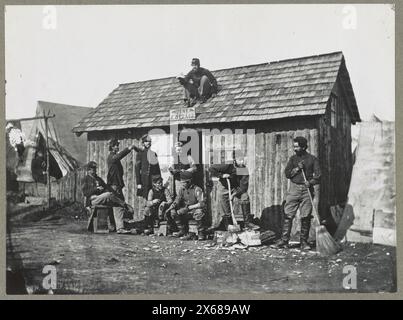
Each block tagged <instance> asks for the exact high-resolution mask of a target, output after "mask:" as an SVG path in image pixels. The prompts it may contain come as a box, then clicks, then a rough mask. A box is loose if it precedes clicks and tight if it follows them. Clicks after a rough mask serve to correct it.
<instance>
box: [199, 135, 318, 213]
mask: <svg viewBox="0 0 403 320" xmlns="http://www.w3.org/2000/svg"><path fill="white" fill-rule="evenodd" d="M252 132H253V131H250V133H249V134H248V133H247V132H246V130H245V131H244V133H243V134H235V133H234V134H233V135H232V138H231V140H232V141H235V143H234V148H235V149H237V150H240V153H241V154H243V155H244V156H245V162H246V165H247V167H248V169H249V174H250V177H249V196H250V199H251V211H252V213H253V214H254V215H255V216H256V217H260V216H261V215H262V212H263V210H267V209H268V208H271V207H279V206H280V205H281V203H282V202H283V200H284V198H285V194H286V192H287V188H288V184H289V181H288V179H286V177H285V175H284V169H285V166H286V164H287V161H288V159H289V157H291V156H292V155H293V154H294V151H293V138H294V137H296V136H303V137H305V138H307V140H308V143H309V146H310V148H309V150H308V151H309V152H311V153H312V154H314V155H315V156H317V155H318V151H319V149H318V130H317V129H301V130H290V131H280V132H257V133H256V132H255V133H252ZM223 136H225V134H221V135H220V134H217V133H214V134H213V135H208V134H205V136H204V138H203V141H204V149H205V150H206V154H207V156H206V158H207V159H209V160H210V164H211V163H212V161H213V160H214V159H215V160H217V159H222V158H224V157H223V156H222V155H223V154H224V150H225V147H226V145H225V144H224V142H225V141H228V140H230V139H229V138H225V139H221V137H223ZM227 147H228V146H227ZM220 148H221V150H222V151H221V152H220V151H219V150H220ZM207 171H208V165H207V164H206V165H205V172H206V177H207V178H206V179H207V180H209V179H210V178H209V177H208V172H207ZM206 185H211V186H212V188H211V191H210V195H209V196H210V201H211V208H212V216H213V219H214V217H215V216H216V215H217V205H216V201H217V199H216V182H215V183H213V184H211V183H210V184H209V181H207V182H206Z"/></svg>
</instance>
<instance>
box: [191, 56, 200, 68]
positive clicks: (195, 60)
mask: <svg viewBox="0 0 403 320" xmlns="http://www.w3.org/2000/svg"><path fill="white" fill-rule="evenodd" d="M191 65H192V66H198V67H200V60H199V58H193V59H192V63H191Z"/></svg>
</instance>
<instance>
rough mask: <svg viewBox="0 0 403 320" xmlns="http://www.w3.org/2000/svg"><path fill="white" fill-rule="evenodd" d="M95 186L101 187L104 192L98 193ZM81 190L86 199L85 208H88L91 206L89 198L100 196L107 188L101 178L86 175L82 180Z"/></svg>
mask: <svg viewBox="0 0 403 320" xmlns="http://www.w3.org/2000/svg"><path fill="white" fill-rule="evenodd" d="M97 186H102V187H103V188H104V191H100V190H99V189H97ZM82 190H83V194H84V196H85V197H86V199H85V206H86V207H88V206H90V205H91V196H93V195H100V194H102V193H103V192H105V191H108V186H107V185H106V183H105V181H104V180H102V178H101V177H99V176H97V175H95V176H93V175H90V174H87V175H86V176H85V177H84V180H83V186H82Z"/></svg>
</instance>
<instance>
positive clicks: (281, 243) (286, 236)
mask: <svg viewBox="0 0 403 320" xmlns="http://www.w3.org/2000/svg"><path fill="white" fill-rule="evenodd" d="M291 228H292V219H290V218H288V217H285V218H284V224H283V231H282V234H281V239H280V240H278V241H276V243H274V244H273V245H271V246H270V247H271V248H274V249H282V248H287V247H288V241H290V234H291Z"/></svg>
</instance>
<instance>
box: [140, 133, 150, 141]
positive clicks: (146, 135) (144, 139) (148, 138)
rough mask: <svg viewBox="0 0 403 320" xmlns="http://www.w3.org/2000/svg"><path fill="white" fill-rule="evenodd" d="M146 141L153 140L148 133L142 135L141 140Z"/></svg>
mask: <svg viewBox="0 0 403 320" xmlns="http://www.w3.org/2000/svg"><path fill="white" fill-rule="evenodd" d="M146 141H149V142H151V137H150V136H149V135H148V134H145V135H143V136H142V137H141V142H146Z"/></svg>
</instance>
